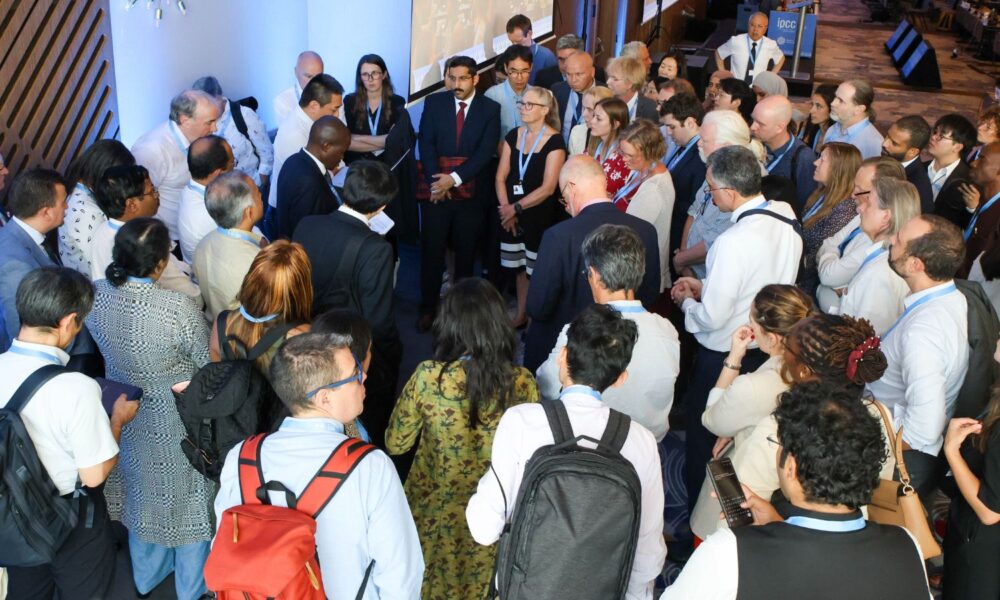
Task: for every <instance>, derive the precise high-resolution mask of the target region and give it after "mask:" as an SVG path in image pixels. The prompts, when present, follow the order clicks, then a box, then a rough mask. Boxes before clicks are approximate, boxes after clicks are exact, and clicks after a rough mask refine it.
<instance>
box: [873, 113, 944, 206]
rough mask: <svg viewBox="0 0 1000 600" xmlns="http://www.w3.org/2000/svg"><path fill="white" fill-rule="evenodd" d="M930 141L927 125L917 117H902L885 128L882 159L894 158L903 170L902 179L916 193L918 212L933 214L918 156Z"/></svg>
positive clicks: (928, 186)
mask: <svg viewBox="0 0 1000 600" xmlns="http://www.w3.org/2000/svg"><path fill="white" fill-rule="evenodd" d="M930 139H931V126H930V125H928V124H927V121H925V120H924V118H923V117H921V116H920V115H909V116H906V117H903V118H901V119H899V120H898V121H896V122H895V123H893V124H892V125H890V126H889V131H888V132H886V134H885V139H884V140H883V141H882V156H889V157H891V158H895V159H896V160H898V161H899V162H900V163H901V164H902V165H903V169H904V170H905V171H906V180H907V181H909V182H910V183H912V184H913V185H914V186H915V187H916V188H917V192H918V193H919V194H920V212H922V213H930V212H934V192H933V191H932V190H931V180H930V179H928V178H927V165H926V164H925V163H924V162H922V161H921V160H920V153H921V152H922V151H923V149H924V148H925V147H927V142H928V141H930Z"/></svg>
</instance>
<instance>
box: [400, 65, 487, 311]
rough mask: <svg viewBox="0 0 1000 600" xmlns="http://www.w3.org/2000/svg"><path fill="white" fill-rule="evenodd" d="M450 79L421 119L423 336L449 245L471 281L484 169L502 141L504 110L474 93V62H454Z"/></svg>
mask: <svg viewBox="0 0 1000 600" xmlns="http://www.w3.org/2000/svg"><path fill="white" fill-rule="evenodd" d="M446 77H447V80H448V85H449V87H450V89H451V93H448V92H445V93H441V94H431V95H430V96H428V97H427V98H426V99H425V100H424V112H423V114H422V115H421V116H420V133H419V136H418V137H419V145H420V162H421V164H422V165H423V169H424V177H425V178H426V182H427V184H428V186H429V187H430V199H429V201H427V202H424V203H422V206H421V216H422V226H423V231H421V236H420V242H421V243H420V248H421V256H420V293H421V300H420V319H419V321H418V322H417V329H418V330H420V331H427V330H428V329H430V326H431V323H432V322H433V320H434V312H435V310H436V309H437V303H438V299H439V294H440V290H441V274H442V273H443V272H444V268H445V262H444V255H445V250H446V249H447V248H448V245H449V242H450V244H451V247H452V249H453V250H454V251H455V278H456V279H461V278H463V277H469V276H471V275H472V267H473V261H474V259H475V253H476V243H477V241H478V239H479V236H480V235H481V233H482V231H483V226H484V215H485V212H484V211H483V202H484V200H483V195H485V193H486V192H487V191H488V189H489V188H491V187H492V186H493V178H492V176H490V175H489V174H488V173H486V171H485V168H486V167H487V166H488V165H489V164H490V161H491V159H492V158H493V154H494V153H495V152H496V148H497V143H498V142H499V140H500V105H499V104H497V103H496V102H494V101H492V100H490V99H489V98H486V97H485V96H483V95H482V94H477V93H476V84H477V83H478V82H479V75H478V74H477V72H476V62H475V61H474V60H473V59H471V58H469V57H468V56H456V57H453V58H452V59H451V60H450V61H449V63H448V72H447V75H446ZM442 165H446V167H447V168H443V167H442ZM459 186H461V187H459ZM470 188H471V189H470ZM477 188H478V189H477Z"/></svg>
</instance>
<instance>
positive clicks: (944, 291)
mask: <svg viewBox="0 0 1000 600" xmlns="http://www.w3.org/2000/svg"><path fill="white" fill-rule="evenodd" d="M955 290H956V288H955V284H954V283H951V284H950V285H948V286H946V287H944V288H941V289H940V290H938V291H936V292H934V293H933V294H927V295H926V296H924V297H923V298H921V299H920V300H917V301H916V302H914V303H913V304H911V305H909V306H907V307H906V310H904V311H903V314H901V315H899V318H898V319H896V322H895V323H893V324H892V327H890V328H889V329H888V330H886V332H885V333H884V334H882V339H883V340H885V339H886V338H888V337H889V334H890V333H892V330H893V329H895V328H896V326H897V325H899V322H900V321H902V320H903V319H905V318H906V315H908V314H910V313H911V312H913V309H915V308H916V307H918V306H920V305H921V304H926V303H927V302H930V301H931V300H934V299H936V298H940V297H941V296H946V295H948V294H950V293H952V292H954V291H955Z"/></svg>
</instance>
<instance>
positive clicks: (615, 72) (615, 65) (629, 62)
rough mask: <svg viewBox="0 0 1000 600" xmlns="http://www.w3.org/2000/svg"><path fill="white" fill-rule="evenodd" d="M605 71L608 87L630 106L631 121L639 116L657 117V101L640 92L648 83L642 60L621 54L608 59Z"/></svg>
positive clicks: (645, 117)
mask: <svg viewBox="0 0 1000 600" xmlns="http://www.w3.org/2000/svg"><path fill="white" fill-rule="evenodd" d="M605 71H606V73H607V77H608V87H609V88H611V91H612V92H614V94H615V97H616V98H618V99H619V100H621V101H622V102H624V103H625V105H626V107H628V118H629V121H631V120H633V119H637V118H639V117H642V118H643V119H649V120H651V121H655V120H656V119H657V116H658V115H657V113H656V101H655V100H650V99H649V98H647V97H645V96H643V95H642V94H640V93H639V92H640V91H641V90H642V86H644V85H646V75H647V74H648V72H647V70H646V67H644V66H643V64H642V62H640V61H639V60H638V59H636V58H632V57H629V56H619V57H618V58H612V59H611V60H609V61H608V64H607V66H606V67H605Z"/></svg>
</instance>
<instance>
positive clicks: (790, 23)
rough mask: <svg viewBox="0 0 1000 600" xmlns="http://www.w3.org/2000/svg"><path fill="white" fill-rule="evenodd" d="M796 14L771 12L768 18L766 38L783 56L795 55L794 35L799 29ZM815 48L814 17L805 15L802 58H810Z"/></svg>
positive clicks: (797, 15) (798, 15) (797, 14)
mask: <svg viewBox="0 0 1000 600" xmlns="http://www.w3.org/2000/svg"><path fill="white" fill-rule="evenodd" d="M800 16H801V15H800V14H799V13H797V12H781V11H777V10H774V11H771V15H770V17H769V18H768V27H767V37H769V38H771V39H772V40H774V41H775V42H777V43H778V47H779V48H781V51H782V52H783V53H784V54H785V56H792V55H794V54H795V34H796V33H797V31H798V28H799V17H800ZM815 46H816V15H814V14H812V13H810V14H807V15H806V25H805V28H804V29H803V30H802V54H801V56H802V58H812V56H813V50H814V49H815Z"/></svg>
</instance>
